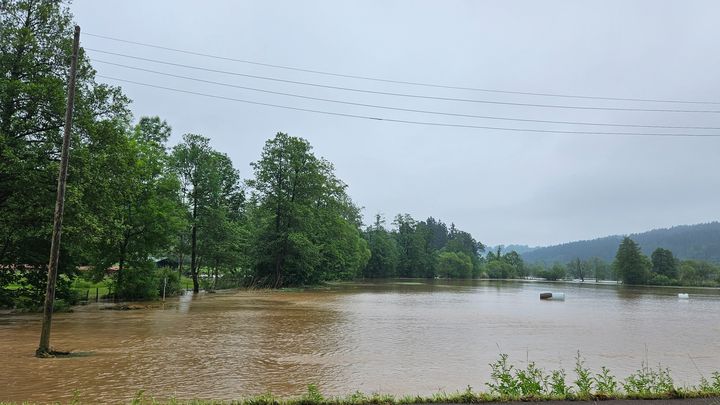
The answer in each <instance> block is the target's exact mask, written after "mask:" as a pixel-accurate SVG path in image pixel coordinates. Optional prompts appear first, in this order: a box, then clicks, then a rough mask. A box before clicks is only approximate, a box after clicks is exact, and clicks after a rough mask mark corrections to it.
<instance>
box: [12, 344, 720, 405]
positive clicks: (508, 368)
mask: <svg viewBox="0 0 720 405" xmlns="http://www.w3.org/2000/svg"><path fill="white" fill-rule="evenodd" d="M490 368H491V371H492V372H491V377H490V381H489V382H487V383H486V384H485V385H486V387H487V390H486V391H474V390H473V389H472V387H470V386H468V387H467V389H466V390H464V391H459V392H455V393H446V392H439V393H436V394H434V395H431V396H417V395H406V396H395V395H389V394H379V393H373V394H365V393H362V392H359V391H358V392H355V393H353V394H350V395H347V396H343V397H331V396H325V395H323V394H322V392H321V391H320V389H319V388H318V387H317V386H316V385H314V384H310V385H309V386H308V390H307V392H306V393H305V394H303V395H301V396H298V397H294V398H281V397H277V396H274V395H272V394H269V393H268V394H263V395H259V396H255V397H248V398H243V399H239V400H235V401H213V400H190V401H186V400H178V399H169V400H158V399H155V398H153V397H152V396H150V395H146V394H145V393H144V392H142V391H141V392H139V393H137V394H136V395H135V397H134V398H133V400H132V401H131V402H130V403H131V404H132V405H155V404H158V405H160V404H168V405H175V404H194V405H209V404H237V405H366V404H368V405H369V404H388V405H394V404H422V403H427V404H432V403H480V402H506V401H549V400H569V401H583V400H585V401H587V400H593V401H597V400H608V399H681V398H711V397H720V372H715V373H713V374H712V375H711V376H710V377H709V378H705V377H703V378H702V379H701V381H700V383H699V384H698V385H697V386H692V387H677V386H675V383H674V381H673V379H672V376H671V375H670V370H669V369H667V368H662V367H661V366H658V367H657V368H651V367H649V366H648V365H647V364H643V365H642V367H641V368H640V369H638V370H637V371H635V372H634V373H632V374H630V375H629V376H628V377H626V378H625V379H622V380H621V379H618V378H617V377H615V376H614V375H612V373H611V372H610V370H608V369H607V368H605V367H602V368H601V369H600V372H593V371H591V370H590V369H588V368H587V367H585V361H584V359H583V358H582V357H581V356H580V353H578V355H577V357H576V362H575V368H574V369H573V371H572V375H568V373H567V372H566V371H565V370H563V369H558V370H550V371H545V370H543V369H541V368H539V367H538V366H537V365H536V364H535V363H534V362H529V363H528V364H526V365H525V366H524V367H521V366H518V365H515V364H511V363H510V362H509V359H508V356H507V355H506V354H501V355H500V358H499V359H498V360H497V361H496V362H494V363H492V364H490ZM92 402H93V401H92V399H85V398H82V395H81V394H80V393H79V392H76V393H75V396H74V398H73V399H72V400H71V401H69V403H70V404H81V403H92ZM0 405H9V403H3V402H0Z"/></svg>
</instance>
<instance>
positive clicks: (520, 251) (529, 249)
mask: <svg viewBox="0 0 720 405" xmlns="http://www.w3.org/2000/svg"><path fill="white" fill-rule="evenodd" d="M498 248H500V251H502V252H503V253H506V252H512V251H515V252H517V253H518V254H519V255H522V254H525V253H528V252H532V251H533V250H535V249H539V248H538V247H533V246H528V245H507V246H506V245H497V246H485V252H495V251H496V250H497V249H498Z"/></svg>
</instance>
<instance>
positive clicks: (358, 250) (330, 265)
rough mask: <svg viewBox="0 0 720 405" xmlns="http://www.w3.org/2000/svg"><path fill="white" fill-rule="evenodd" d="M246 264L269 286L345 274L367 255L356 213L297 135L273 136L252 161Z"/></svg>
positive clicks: (328, 167)
mask: <svg viewBox="0 0 720 405" xmlns="http://www.w3.org/2000/svg"><path fill="white" fill-rule="evenodd" d="M252 167H253V169H254V178H253V179H252V180H249V181H248V185H249V186H250V187H251V188H252V190H253V195H252V198H251V202H250V203H251V206H252V208H251V218H252V224H251V226H250V229H251V231H250V238H251V243H250V250H249V252H250V263H251V266H252V268H253V269H254V275H255V277H256V282H257V283H259V284H261V285H266V286H271V287H282V286H286V285H302V284H312V283H317V282H320V281H324V280H330V279H339V278H351V277H356V276H359V275H360V272H361V270H362V268H363V267H365V264H366V262H367V260H368V258H369V256H370V252H369V250H368V248H367V243H366V242H365V241H364V240H363V239H362V237H361V234H360V229H359V226H360V218H359V210H358V208H357V207H356V206H355V205H354V204H353V203H352V201H351V200H350V198H349V197H348V196H347V194H346V192H345V190H346V188H347V186H346V185H345V184H344V183H342V182H341V181H340V180H339V179H337V178H336V177H335V175H334V173H333V171H334V168H333V166H332V164H330V163H329V162H328V161H326V160H324V159H319V158H317V157H316V156H315V155H314V154H313V153H312V147H311V146H310V144H309V143H308V141H306V140H305V139H302V138H297V137H291V136H288V135H287V134H284V133H278V134H277V135H276V136H275V137H274V138H272V139H270V140H268V141H267V142H266V143H265V147H264V148H263V151H262V155H261V157H260V160H258V161H257V162H254V163H253V164H252Z"/></svg>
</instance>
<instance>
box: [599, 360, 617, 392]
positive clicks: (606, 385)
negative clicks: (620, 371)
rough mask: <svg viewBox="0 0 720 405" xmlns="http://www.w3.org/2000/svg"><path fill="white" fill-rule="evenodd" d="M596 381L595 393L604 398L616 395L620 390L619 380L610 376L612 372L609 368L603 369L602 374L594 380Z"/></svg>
mask: <svg viewBox="0 0 720 405" xmlns="http://www.w3.org/2000/svg"><path fill="white" fill-rule="evenodd" d="M593 379H594V380H595V389H596V390H595V393H596V394H599V395H604V396H612V395H615V394H616V393H617V392H618V390H619V389H620V385H619V383H618V381H617V378H615V376H613V375H612V374H610V370H609V369H608V368H607V367H604V366H603V367H601V368H600V373H598V374H595V377H594V378H593Z"/></svg>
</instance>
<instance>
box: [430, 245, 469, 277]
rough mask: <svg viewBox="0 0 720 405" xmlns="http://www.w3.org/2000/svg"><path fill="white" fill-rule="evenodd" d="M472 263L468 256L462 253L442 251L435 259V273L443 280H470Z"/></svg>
mask: <svg viewBox="0 0 720 405" xmlns="http://www.w3.org/2000/svg"><path fill="white" fill-rule="evenodd" d="M472 271H473V263H472V259H471V258H470V256H468V255H467V254H466V253H463V252H449V251H443V252H440V253H439V254H438V257H437V273H438V275H439V276H441V277H445V278H470V277H471V276H472Z"/></svg>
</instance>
